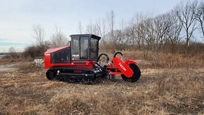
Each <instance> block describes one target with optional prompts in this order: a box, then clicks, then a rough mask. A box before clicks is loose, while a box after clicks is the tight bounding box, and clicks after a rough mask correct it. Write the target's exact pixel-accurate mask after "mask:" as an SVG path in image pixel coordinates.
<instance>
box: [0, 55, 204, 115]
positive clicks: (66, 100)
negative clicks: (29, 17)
mask: <svg viewBox="0 0 204 115" xmlns="http://www.w3.org/2000/svg"><path fill="white" fill-rule="evenodd" d="M141 54H142V52H135V53H133V52H128V51H124V56H125V59H129V58H130V57H131V58H130V59H136V60H139V66H140V67H141V71H142V77H141V79H140V80H139V81H138V82H135V83H128V82H124V81H123V80H122V79H121V78H120V77H118V78H116V79H115V80H114V81H109V80H104V81H101V82H100V83H98V84H94V85H83V84H79V83H76V84H71V83H65V82H58V81H48V80H47V79H46V77H45V72H46V71H45V70H43V68H40V67H36V66H34V65H33V64H32V63H30V62H24V63H20V64H18V65H17V66H16V67H18V68H19V69H18V71H15V72H1V73H0V105H1V106H0V115H1V114H3V115H19V114H20V115H36V114H38V115H88V114H90V115H98V114H100V115H140V114H153V115H166V114H199V115H203V114H204V87H203V86H204V67H203V65H202V63H203V61H202V60H203V58H201V57H202V56H200V57H199V56H197V57H189V58H187V57H182V56H179V55H170V54H169V55H163V54H162V56H161V57H160V59H159V61H158V60H157V63H156V61H155V60H154V58H153V57H154V56H153V57H152V58H150V59H152V60H148V61H147V60H142V56H141ZM134 56H135V57H134ZM174 56H175V57H174ZM195 59H196V60H197V61H198V62H195V61H196V60H195ZM199 62H200V63H201V64H200V63H199ZM156 64H158V65H156ZM191 64H192V66H190V65H191Z"/></svg>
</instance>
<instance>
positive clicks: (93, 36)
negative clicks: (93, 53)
mask: <svg viewBox="0 0 204 115" xmlns="http://www.w3.org/2000/svg"><path fill="white" fill-rule="evenodd" d="M76 36H79V37H89V38H95V39H98V40H100V39H101V37H99V36H97V35H94V34H73V35H70V37H71V38H72V37H76Z"/></svg>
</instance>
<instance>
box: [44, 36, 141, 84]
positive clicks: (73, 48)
mask: <svg viewBox="0 0 204 115" xmlns="http://www.w3.org/2000/svg"><path fill="white" fill-rule="evenodd" d="M70 37H71V42H70V46H64V47H59V48H52V49H48V50H47V51H46V52H45V53H44V68H45V69H48V70H47V72H46V76H47V79H49V80H63V81H67V82H82V83H85V84H92V83H95V81H97V80H98V78H106V77H107V78H114V76H115V75H121V77H122V79H123V80H125V81H129V82H136V81H137V80H138V79H139V78H140V76H141V72H140V69H139V67H138V66H137V62H136V61H133V60H126V61H123V60H122V58H121V56H123V54H122V53H121V52H116V53H115V54H114V57H113V59H112V60H111V61H110V60H109V57H108V55H107V54H105V53H102V54H100V55H99V56H98V52H99V40H100V39H101V38H100V37H99V36H96V35H93V34H76V35H71V36H70ZM118 55H121V56H118ZM101 58H103V59H104V58H105V61H106V64H105V65H103V66H102V65H101V64H100V63H99V62H100V60H101Z"/></svg>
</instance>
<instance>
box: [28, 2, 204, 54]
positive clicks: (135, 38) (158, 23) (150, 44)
mask: <svg viewBox="0 0 204 115" xmlns="http://www.w3.org/2000/svg"><path fill="white" fill-rule="evenodd" d="M77 31H78V33H80V34H82V33H86V34H95V35H99V36H101V37H102V40H101V42H100V48H101V50H103V51H110V50H113V51H114V50H136V49H138V50H142V51H143V52H144V57H147V55H148V52H150V51H152V52H155V53H156V54H158V53H160V52H166V51H168V52H171V53H176V52H178V51H180V50H181V51H182V52H184V53H188V52H189V51H190V50H193V51H195V52H198V51H202V48H204V46H203V43H202V41H204V2H203V1H198V0H194V1H186V2H185V3H179V4H178V5H176V6H175V7H174V8H173V9H172V10H171V11H169V12H166V13H164V14H160V15H157V16H149V15H148V14H145V13H136V14H135V15H134V16H133V17H132V18H131V19H130V20H129V21H124V20H122V21H121V22H120V23H119V24H118V23H116V16H115V13H114V11H110V12H107V13H106V15H105V16H104V17H103V18H99V19H97V20H95V21H94V23H93V22H90V23H89V24H88V25H86V27H84V26H83V25H82V24H81V22H79V23H78V27H77ZM44 35H45V32H44V29H43V27H42V26H41V25H34V26H33V38H34V39H35V40H36V43H37V44H36V45H33V46H29V47H27V48H26V49H25V51H24V55H25V56H30V57H35V56H36V55H38V54H40V55H43V54H44V52H45V51H46V50H47V49H48V48H53V47H60V46H64V45H67V43H68V38H67V37H66V36H65V35H64V34H63V33H62V32H61V30H60V28H58V27H56V28H55V33H54V34H53V35H52V36H51V37H50V39H49V40H47V41H45V39H44ZM197 41H199V42H197ZM192 46H193V48H192ZM194 46H196V47H194Z"/></svg>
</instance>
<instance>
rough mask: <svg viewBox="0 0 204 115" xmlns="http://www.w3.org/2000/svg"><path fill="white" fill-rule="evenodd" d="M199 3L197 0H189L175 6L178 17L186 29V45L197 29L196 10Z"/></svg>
mask: <svg viewBox="0 0 204 115" xmlns="http://www.w3.org/2000/svg"><path fill="white" fill-rule="evenodd" d="M197 5H198V4H197V1H193V2H190V1H189V2H187V3H186V4H181V5H179V6H177V7H176V8H175V12H176V15H177V18H178V19H179V21H180V23H182V25H183V29H184V31H185V39H186V46H188V45H189V41H190V39H191V37H192V35H193V32H194V31H195V30H196V21H195V12H196V7H197Z"/></svg>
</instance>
